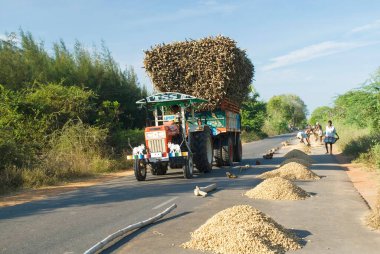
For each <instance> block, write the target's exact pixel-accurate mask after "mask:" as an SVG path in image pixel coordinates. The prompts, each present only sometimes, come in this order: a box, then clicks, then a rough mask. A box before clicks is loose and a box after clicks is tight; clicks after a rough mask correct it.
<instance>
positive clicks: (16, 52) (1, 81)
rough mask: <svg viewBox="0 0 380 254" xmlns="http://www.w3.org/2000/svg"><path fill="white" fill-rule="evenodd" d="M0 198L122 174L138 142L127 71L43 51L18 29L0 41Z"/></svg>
mask: <svg viewBox="0 0 380 254" xmlns="http://www.w3.org/2000/svg"><path fill="white" fill-rule="evenodd" d="M0 62H1V63H2V64H1V65H0V193H5V192H8V191H10V190H14V189H18V188H20V187H37V186H41V185H51V184H56V183H59V182H62V181H68V180H70V179H72V178H77V177H82V176H90V175H93V174H96V173H99V172H107V171H112V170H117V169H120V168H125V167H126V166H128V165H127V164H126V163H125V161H124V159H123V158H124V156H123V153H124V152H125V149H126V148H127V144H128V142H127V140H128V138H130V140H131V143H132V145H133V144H137V143H140V141H141V139H142V131H140V130H139V129H141V127H142V126H143V124H144V115H143V114H141V112H140V111H139V109H138V108H137V106H136V104H135V103H134V102H135V101H136V100H138V99H140V98H141V97H142V96H146V94H147V92H146V89H145V88H144V87H141V86H140V85H139V83H138V81H137V77H136V74H135V73H134V71H133V69H131V68H127V69H125V70H121V69H120V67H119V66H118V65H117V64H116V62H115V61H114V59H113V58H112V56H111V53H110V51H109V50H108V49H107V48H106V47H105V46H104V43H102V45H101V48H100V50H99V49H97V48H96V47H94V48H93V49H92V50H89V49H87V48H86V47H85V46H83V45H82V44H81V43H79V42H76V43H75V45H74V49H73V50H71V51H70V50H69V49H68V48H67V47H66V45H65V43H64V42H63V41H62V40H61V41H59V42H57V43H55V44H54V45H53V48H52V50H50V49H49V50H47V49H45V47H44V44H43V42H39V41H36V40H35V39H34V38H33V36H32V35H31V34H30V33H26V32H23V31H21V32H20V33H19V34H18V35H16V34H14V33H12V34H9V36H8V38H7V39H6V40H5V41H2V40H0Z"/></svg>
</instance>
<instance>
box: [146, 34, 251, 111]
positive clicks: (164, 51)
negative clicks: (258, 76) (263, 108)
mask: <svg viewBox="0 0 380 254" xmlns="http://www.w3.org/2000/svg"><path fill="white" fill-rule="evenodd" d="M144 66H145V69H146V71H147V73H148V75H149V76H150V78H151V80H152V82H153V85H154V87H155V89H156V90H158V91H159V92H178V93H184V94H190V95H193V96H196V97H199V98H203V99H206V100H208V101H209V103H207V104H205V105H202V108H203V109H205V110H213V109H215V108H216V107H218V106H220V105H221V103H223V102H225V101H229V102H232V103H234V104H236V105H238V106H240V104H241V103H242V101H243V100H244V98H246V97H247V96H248V93H249V86H250V84H251V82H252V79H253V75H254V66H253V64H252V62H251V61H250V60H249V59H248V57H247V54H246V52H245V51H244V50H241V49H240V48H238V47H237V46H236V42H235V41H234V40H232V39H230V38H228V37H224V36H216V37H207V38H203V39H200V40H190V41H183V42H174V43H171V44H160V45H156V46H154V47H152V48H151V49H150V50H147V51H145V59H144Z"/></svg>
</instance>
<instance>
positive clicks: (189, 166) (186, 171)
mask: <svg viewBox="0 0 380 254" xmlns="http://www.w3.org/2000/svg"><path fill="white" fill-rule="evenodd" d="M182 170H183V177H184V178H185V179H191V178H193V171H194V164H193V156H192V155H191V154H189V155H188V157H187V158H186V162H185V165H183V167H182Z"/></svg>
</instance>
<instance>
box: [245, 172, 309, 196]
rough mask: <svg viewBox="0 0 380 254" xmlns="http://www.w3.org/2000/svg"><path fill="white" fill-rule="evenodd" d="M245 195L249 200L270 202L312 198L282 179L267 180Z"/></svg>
mask: <svg viewBox="0 0 380 254" xmlns="http://www.w3.org/2000/svg"><path fill="white" fill-rule="evenodd" d="M245 195H246V196H247V197H249V198H254V199H268V200H301V199H305V198H307V197H309V196H310V195H309V194H308V193H307V192H306V191H305V190H303V189H302V188H300V187H298V186H297V185H295V184H294V183H292V182H291V181H289V180H286V179H284V178H281V177H273V178H269V179H266V180H264V181H263V182H262V183H260V184H259V185H257V186H256V187H255V188H253V189H251V190H249V191H247V192H246V193H245Z"/></svg>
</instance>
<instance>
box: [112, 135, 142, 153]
mask: <svg viewBox="0 0 380 254" xmlns="http://www.w3.org/2000/svg"><path fill="white" fill-rule="evenodd" d="M128 139H129V141H130V143H131V146H132V147H134V146H138V145H141V144H144V142H145V136H144V130H143V129H129V130H126V129H118V130H116V131H114V132H113V133H111V136H110V140H109V144H110V145H111V146H112V147H113V148H114V149H115V150H114V152H115V153H116V154H124V153H125V152H126V151H128V152H132V151H131V149H130V147H129V144H128Z"/></svg>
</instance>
